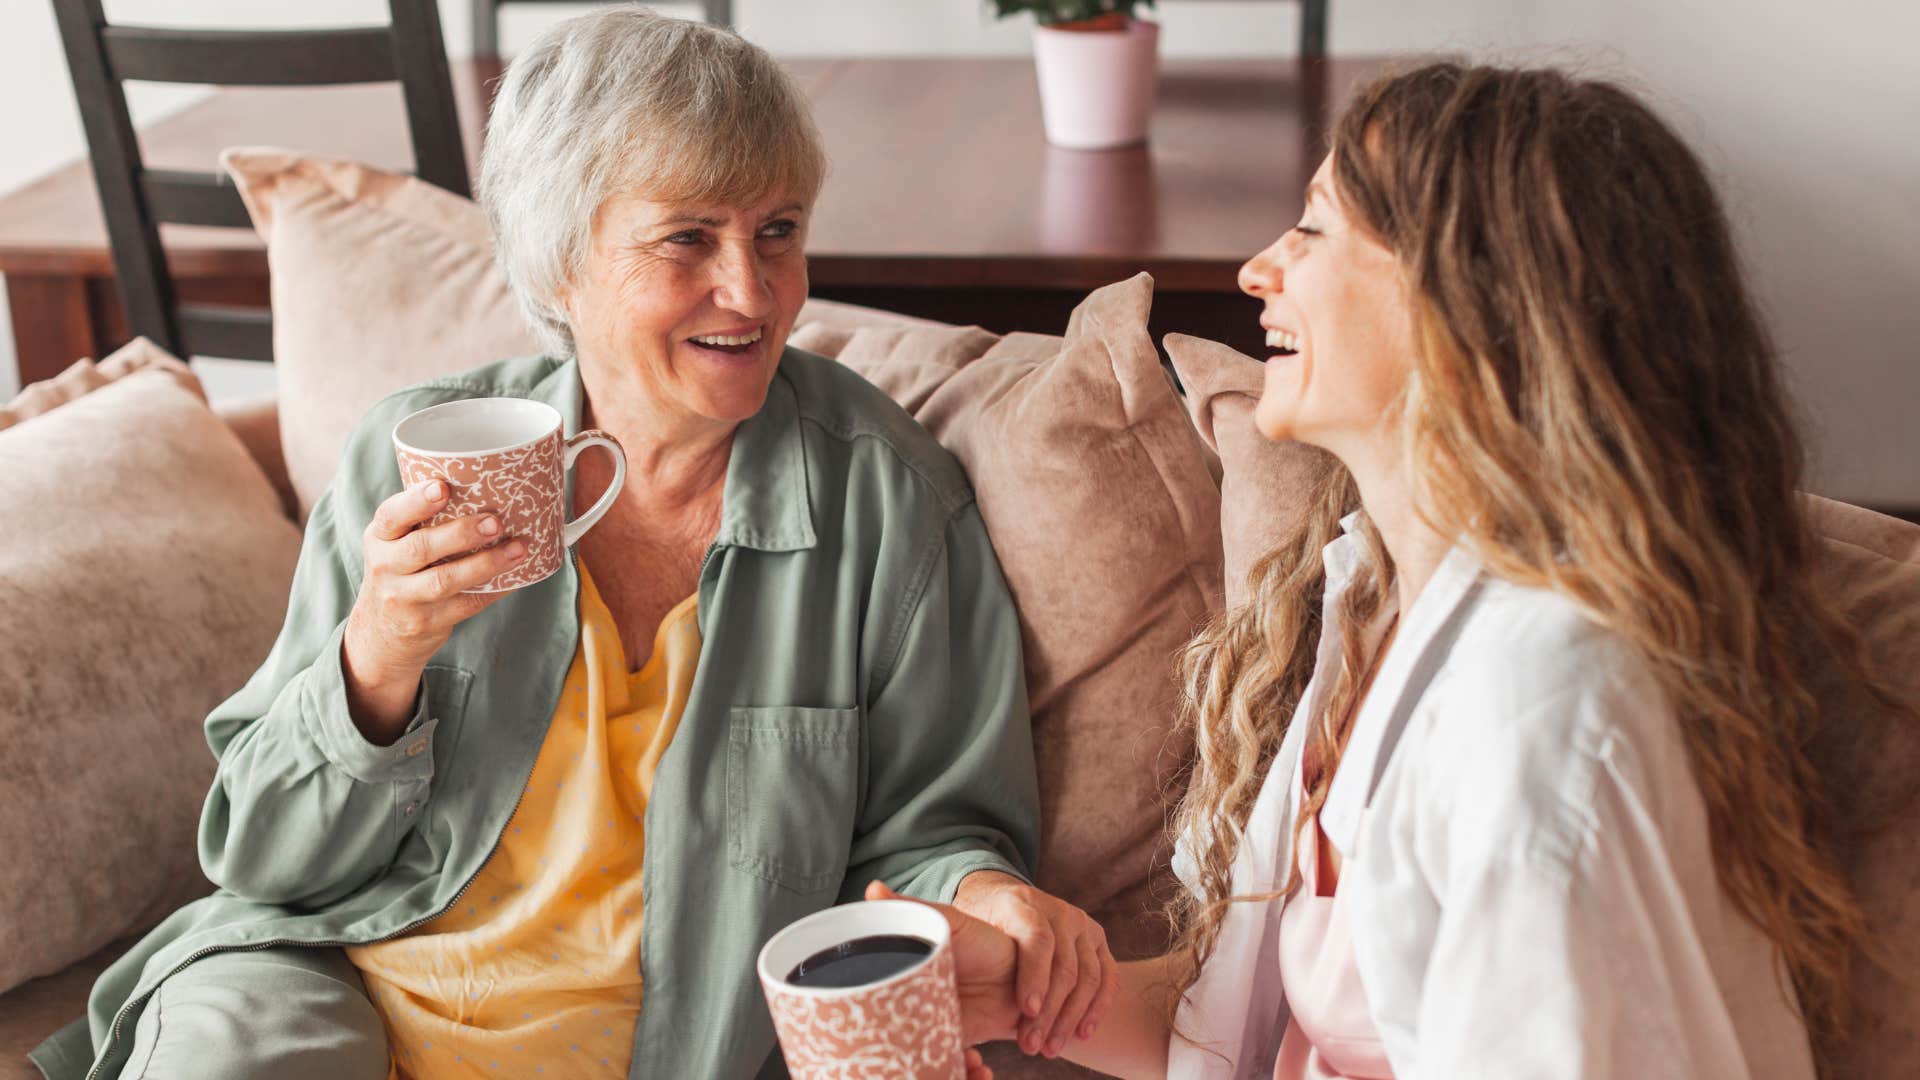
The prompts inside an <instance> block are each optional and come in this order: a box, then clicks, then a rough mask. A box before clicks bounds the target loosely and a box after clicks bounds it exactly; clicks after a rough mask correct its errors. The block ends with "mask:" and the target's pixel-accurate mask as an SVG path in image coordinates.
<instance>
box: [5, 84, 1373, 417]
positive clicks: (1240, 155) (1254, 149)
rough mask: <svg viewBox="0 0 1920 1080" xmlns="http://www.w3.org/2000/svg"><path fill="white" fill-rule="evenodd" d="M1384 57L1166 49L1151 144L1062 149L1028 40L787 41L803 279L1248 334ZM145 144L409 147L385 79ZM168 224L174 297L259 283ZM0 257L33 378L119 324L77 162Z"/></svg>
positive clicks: (1025, 325) (240, 249) (464, 98)
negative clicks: (994, 44) (936, 43)
mask: <svg viewBox="0 0 1920 1080" xmlns="http://www.w3.org/2000/svg"><path fill="white" fill-rule="evenodd" d="M1386 63H1387V61H1385V60H1382V59H1364V58H1363V59H1341V60H1332V61H1306V62H1302V61H1296V60H1275V61H1244V60H1228V61H1219V60H1212V61H1169V62H1167V63H1165V64H1164V65H1163V69H1162V73H1161V83H1160V95H1159V104H1158V108H1157V112H1156V113H1155V116H1154V128H1153V136H1152V139H1151V140H1150V142H1149V143H1148V145H1146V146H1144V147H1136V148H1132V149H1126V150H1112V151H1072V150H1059V149H1055V148H1053V147H1050V146H1048V145H1047V144H1046V141H1045V139H1044V138H1043V136H1042V134H1041V127H1040V114H1039V103H1038V98H1037V91H1036V88H1035V84H1034V75H1033V65H1032V63H1031V62H1030V61H1028V60H1026V59H980V58H964V59H957V58H945V59H918V58H886V59H881V58H863V59H838V60H833V59H820V60H794V61H790V62H789V63H788V67H789V69H790V70H791V71H793V72H794V74H795V76H796V77H797V78H798V80H799V81H800V83H801V85H802V87H803V88H804V89H805V91H806V92H807V94H808V95H809V97H810V98H811V99H812V101H813V105H814V109H815V115H816V117H817V120H818V122H819V124H820V127H821V130H822V132H823V133H824V135H825V138H826V143H827V149H828V153H829V155H830V156H831V158H832V161H833V171H832V174H831V175H830V177H829V179H828V182H827V187H826V190H825V192H824V193H823V194H822V196H821V202H820V205H819V207H818V210H817V213H816V216H815V221H814V225H813V229H812V235H811V239H810V242H809V248H808V250H809V255H810V257H811V271H812V279H813V286H814V289H813V291H814V295H816V296H823V297H830V298H833V299H842V300H850V301H854V302H857V303H866V304H873V305H876V306H879V307H884V308H889V309H892V310H896V311H904V312H909V313H914V314H921V315H925V316H928V317H931V318H937V319H942V320H945V321H949V322H960V323H978V324H980V325H982V326H985V327H987V328H989V329H992V330H997V331H1009V330H1045V331H1053V332H1058V331H1059V330H1060V329H1061V328H1063V327H1064V326H1065V325H1066V316H1067V313H1068V311H1070V310H1071V308H1072V306H1073V305H1074V304H1075V303H1077V302H1078V301H1079V300H1080V299H1081V298H1082V297H1084V296H1085V294H1086V293H1087V291H1088V290H1090V289H1093V288H1095V287H1098V286H1100V285H1103V284H1106V283H1108V282H1112V281H1117V280H1120V279H1121V278H1125V277H1128V276H1130V275H1132V274H1134V273H1137V272H1138V271H1140V270H1146V271H1148V272H1150V273H1152V274H1153V276H1154V279H1155V281H1156V283H1157V285H1158V292H1157V294H1156V300H1155V304H1154V330H1155V332H1156V335H1158V334H1162V333H1166V332H1168V331H1174V330H1178V331H1182V332H1187V333H1197V334H1203V335H1205V336H1208V337H1213V338H1216V339H1219V340H1222V341H1226V342H1228V343H1230V344H1234V345H1237V346H1239V347H1241V348H1242V349H1245V350H1247V351H1254V350H1256V349H1257V348H1258V347H1259V344H1260V331H1259V328H1258V327H1257V326H1256V325H1255V321H1254V320H1255V316H1256V308H1255V306H1254V305H1253V302H1252V301H1250V300H1247V299H1246V298H1244V297H1242V296H1240V295H1239V293H1238V292H1237V290H1236V289H1235V286H1234V276H1235V272H1236V271H1237V269H1238V268H1239V265H1240V263H1241V262H1242V261H1243V260H1244V259H1245V258H1246V257H1247V256H1248V255H1249V254H1251V253H1253V252H1254V251H1257V250H1259V249H1260V248H1261V247H1264V246H1265V245H1266V244H1267V243H1269V242H1270V241H1271V240H1272V239H1273V238H1274V237H1275V236H1277V235H1278V234H1279V233H1280V232H1281V231H1282V230H1284V229H1285V228H1287V227H1288V226H1289V225H1290V224H1292V222H1293V221H1294V220H1295V217H1296V216H1297V214H1298V213H1299V209H1300V199H1301V191H1302V189H1303V188H1304V187H1305V185H1306V181H1307V179H1308V177H1309V176H1310V175H1311V173H1312V171H1313V169H1314V167H1315V166H1316V165H1317V164H1318V158H1319V150H1318V145H1319V143H1318V140H1319V137H1320V136H1319V132H1320V130H1321V128H1322V127H1323V126H1324V123H1325V118H1326V116H1327V115H1328V113H1329V111H1330V109H1332V108H1337V105H1338V103H1339V102H1341V101H1343V100H1345V98H1346V97H1347V95H1348V94H1350V93H1351V92H1352V90H1353V89H1354V88H1355V87H1356V86H1357V85H1358V84H1359V83H1360V82H1361V81H1363V80H1365V79H1366V78H1368V77H1370V76H1371V75H1373V74H1375V73H1377V72H1378V71H1380V70H1381V69H1382V68H1383V67H1384V66H1385V65H1386ZM499 70H500V67H499V62H498V61H497V60H494V59H491V58H481V59H478V60H469V61H456V62H455V64H454V82H455V89H456V92H457V95H458V98H459V107H460V116H461V125H462V128H463V133H464V136H465V143H466V146H467V150H468V154H469V157H470V158H471V157H473V156H475V155H476V154H477V151H478V148H479V145H480V130H481V126H482V123H483V117H484V116H485V108H486V104H485V103H486V101H487V100H488V97H489V87H490V85H491V80H492V79H494V78H495V77H496V76H497V75H498V74H499ZM47 92H48V93H50V94H51V93H67V92H68V90H67V88H65V87H58V88H55V87H49V88H48V91H47ZM141 142H142V147H143V153H144V154H145V157H146V160H147V163H148V164H149V165H150V166H156V167H175V168H198V169H207V168H213V167H215V162H216V160H217V157H218V154H219V151H220V149H221V148H223V147H227V146H237V145H269V146H273V145H278V146H295V147H299V148H301V149H305V150H311V151H314V152H318V153H326V154H334V155H340V156H346V157H352V158H356V159H359V160H363V161H367V162H370V163H372V164H376V165H381V166H385V167H390V168H406V167H408V165H409V162H410V155H409V152H408V150H407V140H406V135H405V126H404V119H403V115H402V111H401V106H400V94H399V89H398V87H397V86H391V85H380V86H355V87H336V88H325V89H270V88H251V87H249V88H231V89H221V90H217V91H215V92H214V93H213V94H212V95H210V96H209V97H207V98H206V99H204V100H203V101H200V102H198V103H196V104H195V105H193V106H191V107H189V108H187V109H185V110H182V111H181V112H179V113H176V114H174V115H172V116H170V117H168V118H166V119H165V120H162V121H161V122H159V123H157V124H154V125H153V126H151V127H150V128H148V129H147V130H145V131H143V132H142V133H141ZM162 236H163V238H164V239H165V241H166V243H167V244H168V247H169V251H170V255H169V258H170V262H171V265H172V266H173V269H174V273H175V275H176V277H177V280H178V283H179V287H180V291H181V293H182V294H183V295H184V296H187V297H189V298H193V299H199V300H213V301H225V302H229V303H243V304H261V305H264V304H265V303H266V300H267V284H266V278H267V267H266V257H265V252H264V250H263V249H262V247H261V244H260V241H259V239H258V238H257V237H255V236H254V235H253V234H252V233H251V232H247V231H244V230H227V229H207V228H188V227H179V226H166V227H163V229H162ZM0 274H5V275H6V283H7V294H8V298H9V301H10V302H11V305H12V309H13V329H14V341H15V345H16V348H17V349H18V353H19V359H20V369H21V371H20V374H21V381H22V383H23V384H24V383H26V382H28V381H31V380H34V379H38V378H43V377H45V376H47V375H50V374H52V373H54V372H56V371H58V370H59V369H60V368H62V367H64V366H65V365H66V364H68V363H70V362H72V361H73V359H75V358H76V357H79V356H86V355H92V356H100V355H103V354H104V353H106V352H107V351H110V350H111V349H113V348H114V347H116V346H117V345H118V344H120V343H121V342H122V341H124V340H125V338H126V337H127V331H126V328H125V318H124V316H123V315H122V313H121V311H120V304H119V300H118V297H117V296H116V295H115V292H114V289H113V267H112V262H111V260H110V258H109V256H108V252H107V246H106V233H105V229H104V227H103V225H102V224H101V220H100V210H99V205H98V200H97V196H96V194H95V191H94V186H93V178H92V175H91V172H90V170H89V168H88V165H87V163H86V162H85V161H78V162H74V163H73V164H71V165H69V166H67V167H65V168H62V169H60V170H58V171H56V172H54V173H52V174H50V175H48V176H45V177H43V178H41V179H40V180H38V181H36V182H34V183H32V184H29V185H28V186H26V187H24V188H21V189H20V190H18V191H15V192H13V193H11V194H9V195H7V196H5V197H4V198H0Z"/></svg>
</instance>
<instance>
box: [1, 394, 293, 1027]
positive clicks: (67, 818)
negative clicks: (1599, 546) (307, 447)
mask: <svg viewBox="0 0 1920 1080" xmlns="http://www.w3.org/2000/svg"><path fill="white" fill-rule="evenodd" d="M109 362H110V363H111V361H109ZM102 366H103V367H105V366H107V365H105V364H103V365H102ZM299 546H300V534H299V531H298V530H297V529H295V528H294V526H293V524H292V523H291V522H289V521H288V520H287V518H286V517H285V515H284V514H283V513H282V511H281V507H280V503H279V499H278V498H277V497H276V495H275V493H274V490H273V488H272V486H271V485H270V484H269V483H268V482H267V479H266V478H265V477H264V476H263V475H262V474H261V472H260V469H259V467H258V466H257V465H255V463H254V461H253V459H252V458H251V457H249V456H248V454H247V451H246V450H245V449H244V448H243V447H242V446H241V445H240V443H239V441H238V440H237V439H236V438H235V437H234V435H233V433H232V432H231V431H230V430H229V429H228V428H227V427H226V426H225V425H224V424H222V423H221V422H220V421H219V420H218V419H217V418H216V417H215V416H214V414H213V413H212V412H211V411H210V410H209V409H208V408H207V406H206V403H205V402H204V401H202V400H201V399H200V398H199V397H198V396H197V393H196V392H195V391H193V390H190V389H189V388H187V387H185V386H183V385H182V384H181V382H180V381H178V378H177V373H173V372H171V371H140V372H136V373H134V374H132V375H129V376H127V377H126V378H123V379H119V380H117V381H114V382H111V383H109V384H107V385H105V386H103V387H101V388H99V389H97V390H95V391H94V392H92V393H89V394H86V395H84V396H82V397H80V398H78V399H76V400H73V401H70V402H68V403H67V404H65V405H62V406H61V407H60V408H57V409H55V410H53V411H51V412H48V413H45V414H43V415H40V416H38V417H36V418H34V419H33V420H31V421H29V422H26V423H21V424H17V425H15V426H13V427H10V428H8V429H6V430H5V431H0V655H5V656H6V657H7V662H6V663H5V664H4V665H0V744H4V745H5V747H6V753H5V754H4V755H0V795H3V796H4V797H3V798H0V852H5V853H6V858H5V859H4V860H0V990H4V989H6V988H8V987H11V986H14V985H16V984H18V983H20V982H22V981H24V980H26V979H30V978H33V977H35V976H39V975H46V974H50V973H53V972H57V971H59V970H61V969H62V968H64V967H66V966H67V965H68V964H71V963H73V962H74V961H76V960H78V959H80V958H82V957H84V956H87V955H88V954H90V953H92V952H94V951H95V950H97V949H99V948H100V947H101V946H102V945H104V944H106V943H107V942H109V941H112V940H113V939H115V938H117V937H120V936H121V935H123V934H126V933H128V932H129V931H132V930H135V929H140V928H144V927H146V926H148V925H151V924H152V923H153V922H155V921H157V920H158V918H159V917H160V916H161V915H163V914H164V913H166V912H167V911H169V910H171V909H172V908H174V907H176V906H178V905H179V904H181V903H183V902H185V901H186V900H188V899H191V898H192V897H194V896H196V895H199V894H201V893H204V892H206V891H208V890H209V889H210V886H209V885H208V884H207V883H206V881H205V879H204V878H202V876H201V874H200V867H199V862H198V859H197V857H196V854H195V851H196V844H195V832H196V829H197V826H198V821H199V813H200V806H201V803H202V802H203V801H204V799H205V797H206V792H207V787H208V785H209V783H210V782H211V780H212V777H213V766H214V762H213V756H212V755H211V754H209V753H208V752H207V745H206V742H205V739H204V737H203V736H202V734H201V721H202V720H203V719H204V718H205V716H206V714H207V711H208V710H209V709H211V708H212V707H213V706H214V705H215V704H216V703H218V702H219V701H220V700H221V699H222V698H224V697H226V696H227V695H228V694H231V693H232V692H233V691H234V690H236V689H238V688H239V687H240V685H241V684H242V683H243V682H245V681H246V679H247V677H248V676H249V675H251V674H252V673H253V670H254V668H255V667H256V666H258V664H259V663H260V661H261V659H262V658H264V657H265V655H266V653H267V649H268V648H269V647H270V646H271V645H272V643H273V638H274V635H275V633H276V632H277V631H278V630H279V627H280V621H281V618H282V616H283V615H284V613H285V607H286V594H287V582H288V581H289V580H290V579H291V577H292V575H293V564H294V560H295V558H296V557H297V555H298V552H299Z"/></svg>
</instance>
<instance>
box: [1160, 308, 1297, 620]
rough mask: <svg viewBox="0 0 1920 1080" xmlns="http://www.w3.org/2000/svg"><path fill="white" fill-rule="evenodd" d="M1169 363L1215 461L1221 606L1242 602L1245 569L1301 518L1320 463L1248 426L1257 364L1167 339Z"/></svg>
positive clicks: (1260, 374) (1195, 341)
mask: <svg viewBox="0 0 1920 1080" xmlns="http://www.w3.org/2000/svg"><path fill="white" fill-rule="evenodd" d="M1166 344H1167V356H1168V358H1169V359H1171V360H1172V361H1173V369H1174V370H1175V371H1177V372H1179V373H1180V383H1181V385H1182V386H1184V387H1185V388H1186V393H1187V408H1188V409H1189V410H1190V411H1191V412H1192V413H1193V423H1194V426H1195V427H1196V428H1198V429H1199V431H1200V437H1201V438H1202V439H1204V440H1205V441H1206V444H1207V446H1208V447H1209V448H1211V449H1212V450H1213V451H1214V452H1215V453H1217V454H1218V455H1219V456H1220V541H1221V548H1222V551H1223V556H1224V568H1223V575H1224V581H1225V583H1226V602H1227V603H1228V604H1230V605H1231V604H1237V603H1239V602H1240V601H1241V600H1243V599H1245V597H1246V588H1247V570H1248V569H1249V568H1250V567H1252V566H1253V563H1254V561H1255V560H1257V559H1258V558H1259V557H1260V556H1261V555H1264V554H1266V553H1267V552H1268V551H1271V550H1273V548H1274V547H1275V546H1277V545H1278V544H1279V543H1280V541H1281V540H1282V539H1284V538H1285V536H1286V533H1287V530H1288V529H1290V528H1292V527H1293V523H1294V522H1295V521H1297V520H1298V519H1299V517H1300V515H1302V514H1305V513H1307V512H1309V511H1310V510H1311V509H1312V507H1311V506H1309V505H1308V501H1309V500H1308V492H1309V490H1310V487H1311V483H1312V480H1313V477H1314V474H1315V472H1316V471H1317V470H1318V469H1320V468H1321V467H1322V466H1323V464H1324V463H1325V461H1326V456H1325V455H1324V454H1322V453H1321V452H1320V451H1318V450H1315V449H1314V448H1312V447H1309V446H1304V445H1302V444H1300V443H1276V442H1273V441H1271V440H1269V439H1268V438H1267V437H1266V436H1264V435H1262V434H1260V432H1259V431H1258V430H1256V429H1255V428H1254V426H1253V406H1254V403H1255V402H1257V401H1259V399H1260V385H1261V381H1262V380H1263V379H1264V377H1265V369H1263V368H1262V367H1261V365H1260V362H1259V361H1258V360H1255V359H1253V358H1252V357H1250V356H1246V355H1244V354H1242V353H1240V352H1237V351H1235V350H1233V349H1231V348H1228V347H1227V346H1225V345H1222V344H1220V343H1219V342H1217V341H1208V340H1206V339H1205V338H1196V337H1188V336H1186V335H1185V334H1169V335H1167V339H1166Z"/></svg>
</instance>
